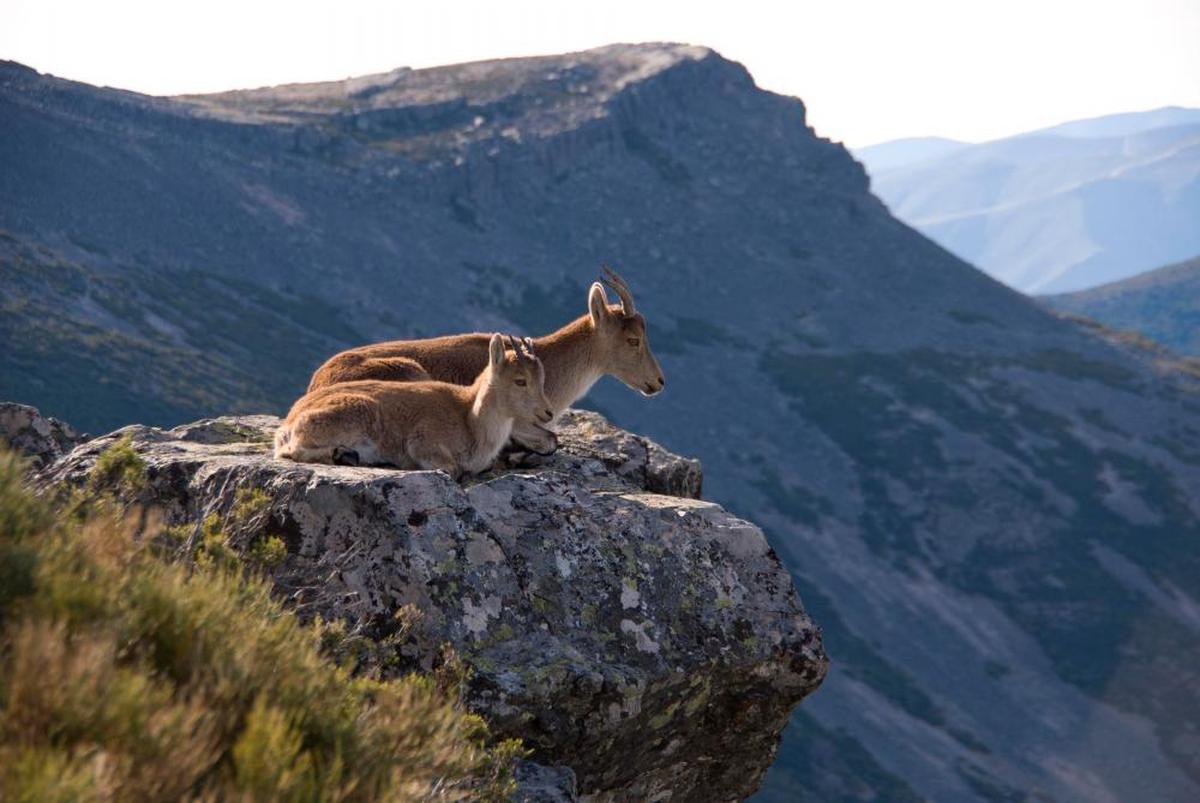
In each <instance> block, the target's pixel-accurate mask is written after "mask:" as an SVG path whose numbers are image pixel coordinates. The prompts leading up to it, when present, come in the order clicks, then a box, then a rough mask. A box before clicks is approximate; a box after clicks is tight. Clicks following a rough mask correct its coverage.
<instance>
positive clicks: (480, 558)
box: [0, 411, 828, 801]
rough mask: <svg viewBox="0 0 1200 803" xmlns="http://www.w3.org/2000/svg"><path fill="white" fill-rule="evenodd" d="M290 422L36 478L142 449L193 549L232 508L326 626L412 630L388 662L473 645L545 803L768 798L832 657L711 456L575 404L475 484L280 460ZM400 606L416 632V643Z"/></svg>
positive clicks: (483, 694) (141, 441)
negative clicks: (787, 738)
mask: <svg viewBox="0 0 1200 803" xmlns="http://www.w3.org/2000/svg"><path fill="white" fill-rule="evenodd" d="M278 423H279V421H278V419H276V418H274V417H270V416H242V417H225V418H217V419H210V420H205V421H200V422H197V423H195V424H189V425H184V426H180V427H176V428H174V429H170V430H162V429H156V428H151V427H145V426H131V427H126V428H124V429H122V430H118V431H117V432H114V433H111V434H109V435H105V436H103V437H100V438H96V439H94V440H91V441H88V442H86V443H84V444H82V445H80V446H78V447H76V448H75V449H74V450H73V451H71V452H70V453H68V454H66V455H64V456H63V457H61V458H60V459H58V460H57V461H56V462H54V463H52V464H51V465H50V466H49V467H47V468H45V469H43V471H42V473H41V474H40V475H39V477H38V481H39V482H40V483H42V484H44V485H47V486H49V485H61V484H68V485H82V484H84V483H86V482H88V481H89V478H90V477H91V475H92V470H93V468H94V466H95V464H96V460H97V458H98V457H99V456H100V455H101V454H102V453H103V452H104V451H105V450H106V449H108V448H109V447H111V446H112V445H113V444H114V443H116V442H117V441H118V440H119V439H121V438H128V441H129V443H130V445H131V446H132V448H133V450H135V451H136V452H137V454H138V455H139V456H140V457H141V459H142V460H143V461H144V463H145V480H144V482H143V483H142V484H141V486H140V487H137V488H126V489H125V491H124V494H125V496H126V498H127V499H128V500H129V501H136V502H138V503H142V504H148V505H153V506H154V507H156V508H159V509H161V510H162V511H163V512H164V515H166V517H167V518H168V520H169V521H170V522H171V523H172V524H174V525H176V526H175V528H174V532H177V533H179V534H180V538H181V539H183V540H192V541H194V540H195V539H197V538H202V537H203V535H202V533H203V531H204V529H205V525H204V522H205V521H206V520H209V521H212V520H213V517H216V519H217V520H219V521H220V523H221V524H222V526H223V529H224V531H225V532H228V533H231V534H232V535H231V536H230V543H229V544H228V546H229V547H231V548H232V549H233V550H234V551H235V552H237V553H238V554H240V555H248V554H254V550H255V547H256V545H259V544H261V543H264V542H265V541H266V540H267V539H270V538H272V537H275V538H278V539H279V540H280V541H282V543H283V544H284V545H285V546H286V554H285V555H282V556H280V558H279V560H278V561H277V562H276V563H275V564H274V566H273V568H272V569H271V570H270V571H271V573H272V579H273V582H274V584H275V586H276V588H277V590H278V591H279V593H280V594H281V595H284V596H286V598H287V599H288V600H289V602H290V603H291V604H293V605H294V606H295V608H296V609H297V611H299V612H300V613H301V614H302V615H303V616H305V617H315V616H318V615H319V616H321V617H322V618H324V619H326V620H341V621H343V622H345V623H346V625H347V627H348V629H349V630H351V631H352V632H354V633H357V634H359V635H363V636H366V637H368V638H370V639H373V640H376V641H384V640H385V639H389V637H391V640H390V641H387V643H388V644H389V645H391V646H392V647H394V654H391V655H389V657H388V659H387V660H388V661H389V663H390V664H391V666H390V670H389V671H393V672H396V673H400V672H404V671H411V670H413V669H420V668H429V667H430V666H432V665H433V663H434V662H435V661H436V660H437V659H438V656H439V653H440V651H441V646H442V645H443V644H445V643H449V644H451V645H453V647H454V648H455V650H456V651H457V652H458V654H459V655H460V656H461V657H462V659H463V660H464V661H465V662H466V663H467V664H468V665H469V666H470V667H471V669H472V670H473V672H472V677H471V680H470V682H469V687H468V690H467V699H468V704H469V705H470V707H471V708H473V709H474V710H476V711H478V712H479V713H481V714H483V715H484V716H485V717H486V718H487V719H488V720H489V721H490V722H491V723H492V725H493V728H494V730H495V731H497V732H498V733H500V734H503V735H506V736H518V737H520V738H522V739H524V740H525V743H526V745H527V746H528V747H530V748H532V750H533V756H532V758H533V761H535V762H537V764H536V765H533V764H530V765H527V766H525V767H523V768H522V770H521V779H522V789H523V790H528V796H527V797H525V798H523V799H527V800H533V799H544V800H550V799H555V800H569V799H573V795H574V794H575V792H574V790H571V789H570V787H571V785H572V784H571V783H570V781H571V777H570V776H571V774H572V772H573V774H574V777H575V779H576V783H577V788H578V793H579V794H580V795H583V796H585V797H586V799H588V800H594V801H618V800H660V801H665V800H687V801H702V800H711V801H725V800H738V799H742V798H745V797H747V796H748V795H750V794H751V793H753V792H754V791H755V789H757V788H758V785H759V783H760V782H761V780H762V777H763V775H764V773H765V772H766V770H767V768H768V767H769V766H770V764H771V762H772V760H773V758H774V755H775V751H776V749H777V747H778V743H779V736H780V732H781V731H782V729H783V727H784V725H785V724H786V723H787V720H788V717H789V714H790V713H791V711H792V709H793V708H794V707H795V705H796V704H797V703H799V702H800V700H801V699H803V698H804V697H805V696H806V695H807V694H809V693H811V692H812V691H813V690H814V689H815V688H816V687H817V686H818V685H819V684H820V682H821V680H822V679H823V677H824V675H825V672H826V669H827V667H828V661H827V659H826V657H825V654H824V651H823V649H822V645H821V638H820V630H819V628H818V627H817V626H816V625H815V624H814V623H813V622H812V620H811V619H810V618H809V617H808V616H807V615H806V614H805V613H804V610H803V608H802V607H801V605H800V601H799V599H798V598H797V595H796V592H795V589H794V588H793V585H792V582H791V579H790V577H789V576H788V574H787V572H786V571H785V570H784V568H783V567H782V565H781V564H780V562H779V560H778V558H777V557H776V555H775V553H774V551H773V550H772V549H771V548H770V547H769V546H768V544H767V541H766V539H765V538H764V536H763V533H762V531H761V530H759V529H758V528H757V527H756V526H754V525H753V524H750V523H749V522H746V521H744V520H742V519H739V518H736V517H735V516H732V515H730V514H729V513H728V512H726V511H725V510H723V509H722V508H721V507H720V506H718V505H715V504H712V503H709V502H704V501H701V500H700V499H698V498H697V497H698V495H699V491H700V479H701V475H700V467H699V464H698V463H697V462H696V461H693V460H687V459H684V458H681V457H679V456H677V455H673V454H671V453H669V452H667V451H666V450H664V449H662V448H661V447H659V446H658V445H657V444H655V443H653V442H651V441H648V440H646V439H644V438H640V437H638V436H635V435H631V434H630V433H627V432H624V431H622V430H619V429H617V428H615V427H612V426H611V425H610V424H608V423H607V422H606V421H605V420H604V419H603V418H601V417H600V416H598V415H596V414H594V413H586V412H579V411H571V412H569V413H568V414H567V415H566V416H565V417H564V421H563V424H562V426H561V428H560V431H561V434H562V443H563V448H562V449H561V450H560V452H559V454H557V455H555V456H554V457H553V458H550V459H548V460H547V461H546V462H545V464H544V465H542V466H539V467H537V468H534V469H520V470H512V471H504V472H498V473H494V474H489V475H485V476H483V477H481V478H478V479H477V480H476V481H474V482H472V483H467V484H465V485H458V484H457V483H455V482H453V481H452V480H450V478H449V477H447V476H446V475H445V474H442V473H440V472H429V471H394V470H386V469H370V468H351V467H337V466H320V465H308V464H296V463H289V462H284V461H277V460H274V459H273V458H272V457H271V455H270V447H269V444H270V440H271V435H272V433H273V430H274V428H275V427H276V426H278ZM0 435H2V436H4V438H5V439H6V440H9V441H10V442H15V441H16V438H15V436H14V433H0ZM414 612H419V613H416V614H415V619H414V618H413V617H414ZM398 615H399V616H400V617H401V618H403V617H408V618H409V619H410V621H415V623H416V624H415V626H413V627H411V628H406V629H405V631H404V637H403V639H402V640H397V639H395V634H396V632H397V630H398V627H397V624H396V623H397V617H398ZM390 648H391V647H389V649H390ZM552 768H555V769H552ZM567 769H569V770H570V771H571V772H567V771H566V770H567ZM547 777H550V778H551V779H554V782H552V783H550V784H548V786H549V787H554V789H552V790H551V791H546V788H544V787H547V784H546V782H545V779H546V778H547ZM527 779H528V780H529V783H528V784H526V783H525V781H526V780H527ZM535 787H541V788H539V789H538V790H535ZM520 794H525V792H522V793H520Z"/></svg>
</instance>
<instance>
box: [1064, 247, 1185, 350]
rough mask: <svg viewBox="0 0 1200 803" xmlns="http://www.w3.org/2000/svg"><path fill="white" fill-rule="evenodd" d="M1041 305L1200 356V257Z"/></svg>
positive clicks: (1066, 295) (1067, 294)
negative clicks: (1137, 334) (1141, 335)
mask: <svg viewBox="0 0 1200 803" xmlns="http://www.w3.org/2000/svg"><path fill="white" fill-rule="evenodd" d="M1041 300H1042V301H1043V302H1045V303H1046V304H1048V305H1049V306H1051V307H1053V308H1054V309H1058V310H1063V311H1065V312H1073V313H1076V314H1078V315H1085V316H1087V317H1089V318H1093V319H1095V320H1097V321H1099V322H1101V323H1103V324H1105V325H1106V326H1111V327H1114V328H1117V329H1129V330H1132V331H1135V332H1140V333H1141V334H1143V335H1145V336H1146V337H1149V338H1151V339H1153V340H1156V341H1158V342H1159V343H1162V344H1163V345H1164V346H1167V347H1168V348H1171V349H1174V350H1175V351H1177V352H1179V353H1180V354H1188V355H1192V356H1200V257H1197V258H1195V259H1189V260H1187V261H1185V262H1180V263H1177V264H1175V265H1167V266H1166V267H1163V268H1158V269H1157V270H1152V271H1147V272H1146V273H1142V274H1139V275H1137V276H1134V277H1133V278H1131V279H1125V280H1123V281H1119V282H1112V283H1111V284H1105V285H1101V286H1100V287H1093V288H1092V289H1090V290H1082V291H1080V292H1078V293H1063V294H1061V295H1055V296H1045V297H1043V298H1042V299H1041Z"/></svg>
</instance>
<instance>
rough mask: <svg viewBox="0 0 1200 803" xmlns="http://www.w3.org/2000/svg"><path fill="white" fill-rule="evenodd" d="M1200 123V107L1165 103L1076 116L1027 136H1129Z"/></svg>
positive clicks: (1099, 137)
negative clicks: (1157, 106) (1138, 109)
mask: <svg viewBox="0 0 1200 803" xmlns="http://www.w3.org/2000/svg"><path fill="white" fill-rule="evenodd" d="M1198 124H1200V109H1185V108H1183V107H1181V106H1164V107H1162V108H1161V109H1152V110H1150V111H1146V112H1125V113H1123V114H1108V115H1104V116H1103V117H1089V118H1088V119H1086V120H1072V121H1070V122H1067V123H1060V124H1059V125H1054V126H1050V127H1049V128H1041V129H1038V130H1037V131H1032V132H1030V133H1029V134H1026V135H1024V136H1058V137H1076V138H1079V139H1103V138H1106V137H1127V136H1129V135H1130V134H1140V133H1142V132H1143V131H1153V130H1154V129H1156V128H1175V127H1176V126H1182V125H1198Z"/></svg>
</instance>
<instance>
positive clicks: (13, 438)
mask: <svg viewBox="0 0 1200 803" xmlns="http://www.w3.org/2000/svg"><path fill="white" fill-rule="evenodd" d="M86 439H87V438H86V436H84V435H80V434H79V433H78V432H76V431H75V430H74V429H72V428H71V426H70V425H69V424H64V423H63V422H62V421H59V420H58V419H57V418H50V417H49V416H44V415H42V414H41V413H39V412H38V411H37V408H35V407H30V406H29V405H27V404H17V403H15V402H0V443H5V444H7V445H8V446H9V448H11V449H13V450H15V451H17V452H19V453H20V454H22V455H25V456H26V457H28V458H29V459H30V461H31V462H32V464H33V468H35V469H40V468H44V467H46V466H48V465H50V463H53V462H54V461H55V460H57V459H58V458H59V457H62V456H63V455H64V454H65V453H67V452H69V451H71V449H73V448H75V446H76V445H78V444H80V443H82V442H83V441H85V440H86Z"/></svg>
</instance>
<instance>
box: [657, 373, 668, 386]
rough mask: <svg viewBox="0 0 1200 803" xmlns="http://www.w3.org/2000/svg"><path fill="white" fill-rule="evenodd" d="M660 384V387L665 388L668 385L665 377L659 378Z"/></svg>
mask: <svg viewBox="0 0 1200 803" xmlns="http://www.w3.org/2000/svg"><path fill="white" fill-rule="evenodd" d="M658 386H659V387H660V388H665V387H666V386H667V380H665V379H663V378H662V377H661V376H660V377H659V378H658Z"/></svg>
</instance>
